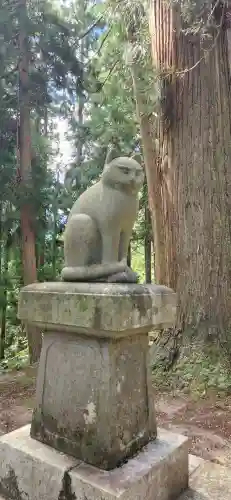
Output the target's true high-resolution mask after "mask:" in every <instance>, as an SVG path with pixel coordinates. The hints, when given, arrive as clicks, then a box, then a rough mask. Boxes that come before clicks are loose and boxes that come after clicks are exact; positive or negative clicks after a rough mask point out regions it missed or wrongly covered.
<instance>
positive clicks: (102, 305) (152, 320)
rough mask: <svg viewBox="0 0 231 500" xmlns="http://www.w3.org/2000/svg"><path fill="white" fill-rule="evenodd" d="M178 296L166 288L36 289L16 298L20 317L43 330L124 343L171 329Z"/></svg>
mask: <svg viewBox="0 0 231 500" xmlns="http://www.w3.org/2000/svg"><path fill="white" fill-rule="evenodd" d="M175 316H176V295H175V293H174V292H173V291H172V290H170V289H169V288H167V287H165V286H157V285H131V284H130V285H125V284H124V285H119V284H105V283H58V282H57V283H34V284H32V285H28V286H26V287H25V288H23V289H22V290H21V292H20V297H19V307H18V317H19V319H21V320H22V321H25V322H29V323H36V324H38V325H39V326H41V328H44V329H45V330H48V329H51V330H54V328H55V329H56V331H57V330H58V329H59V330H61V331H62V332H64V331H72V332H74V333H78V334H79V333H83V334H88V335H98V336H100V337H102V336H111V337H115V338H118V337H122V336H125V335H129V336H131V335H133V334H136V333H137V331H140V332H146V333H148V332H149V331H150V330H151V329H153V327H159V326H163V327H165V326H166V327H167V326H172V325H173V324H174V322H175Z"/></svg>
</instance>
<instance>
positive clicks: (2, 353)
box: [0, 238, 10, 359]
mask: <svg viewBox="0 0 231 500" xmlns="http://www.w3.org/2000/svg"><path fill="white" fill-rule="evenodd" d="M9 256H10V243H9V238H8V239H7V241H6V245H5V252H4V258H3V266H2V267H3V273H4V274H3V286H4V290H3V296H2V316H1V350H0V359H4V357H5V340H6V311H7V282H8V266H9Z"/></svg>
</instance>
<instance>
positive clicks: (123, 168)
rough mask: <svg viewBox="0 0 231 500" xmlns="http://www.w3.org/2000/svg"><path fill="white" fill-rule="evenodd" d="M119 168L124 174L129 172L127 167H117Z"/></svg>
mask: <svg viewBox="0 0 231 500" xmlns="http://www.w3.org/2000/svg"><path fill="white" fill-rule="evenodd" d="M119 169H120V170H121V172H123V173H124V174H129V168H127V167H119Z"/></svg>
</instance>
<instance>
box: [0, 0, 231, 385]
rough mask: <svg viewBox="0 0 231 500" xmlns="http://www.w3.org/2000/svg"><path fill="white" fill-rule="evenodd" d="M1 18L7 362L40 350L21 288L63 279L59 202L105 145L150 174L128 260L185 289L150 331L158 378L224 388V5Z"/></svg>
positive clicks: (68, 197)
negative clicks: (167, 325)
mask: <svg viewBox="0 0 231 500" xmlns="http://www.w3.org/2000/svg"><path fill="white" fill-rule="evenodd" d="M0 14H1V15H0V109H1V114H0V176H1V177H0V179H1V182H0V370H2V371H4V370H6V369H9V368H15V367H16V368H19V367H21V366H23V365H24V364H27V363H28V356H29V362H30V363H33V362H36V361H37V360H38V358H39V354H40V348H41V335H42V332H39V331H37V330H36V329H35V328H34V327H31V326H30V325H28V327H27V331H26V330H25V328H24V326H23V325H20V323H19V321H18V320H17V300H18V293H19V290H20V287H21V286H23V284H29V283H33V282H35V281H37V280H39V281H47V280H58V279H59V276H60V270H61V265H62V259H63V244H62V232H63V229H64V226H65V221H66V219H67V215H68V212H69V210H70V208H71V206H72V204H73V201H74V200H75V199H76V198H77V197H78V196H79V194H80V193H81V192H82V191H84V190H85V189H86V188H87V187H88V186H89V185H90V184H91V183H93V182H94V181H95V180H96V179H97V177H98V176H99V175H100V173H101V172H102V169H103V166H104V161H105V157H106V154H107V151H108V148H114V149H116V150H117V151H118V153H123V154H126V155H131V154H134V153H138V154H140V155H141V158H142V161H143V164H144V168H145V172H146V181H145V185H144V187H143V190H142V193H141V199H140V212H139V217H138V220H137V223H136V226H135V229H134V234H133V238H132V242H131V248H130V254H129V256H128V258H129V259H130V260H131V262H132V267H133V269H134V270H135V271H137V272H138V273H139V275H140V282H144V281H146V282H151V281H153V282H156V283H160V284H164V285H167V286H170V287H172V288H173V289H174V290H176V292H177V297H178V313H177V325H176V328H175V329H174V330H171V331H166V332H157V333H156V334H153V335H154V344H153V346H152V352H153V369H154V371H155V375H156V379H157V380H158V379H160V380H161V382H162V383H163V379H164V380H167V379H168V377H171V380H172V381H173V383H174V384H178V385H179V383H181V384H183V385H185V386H186V387H188V386H189V385H190V386H191V385H192V384H194V381H195V380H197V379H198V377H199V378H200V377H201V374H202V382H201V378H200V381H199V382H198V383H199V385H200V384H202V390H204V388H207V387H208V386H211V387H213V386H215V387H219V388H220V389H223V390H226V389H229V388H230V386H231V378H230V375H229V372H230V354H231V344H230V335H231V329H230V327H231V323H230V320H231V303H230V302H231V250H230V248H231V149H230V148H231V140H230V139H231V121H230V120H231V101H230V61H231V56H230V54H229V50H230V39H231V36H230V25H229V19H230V14H229V9H228V6H227V4H226V3H222V2H220V1H217V2H210V1H209V2H207V3H206V4H203V5H202V4H200V3H199V1H198V2H196V3H190V2H186V1H185V2H180V3H177V2H174V3H172V4H171V3H169V4H168V3H166V2H162V0H150V1H149V3H146V2H140V1H139V0H131V1H130V0H127V1H123V0H111V1H106V0H105V1H104V0H102V1H97V0H96V1H91V0H73V1H71V0H68V1H63V2H61V1H57V2H50V3H49V2H48V1H46V0H42V1H40V2H35V0H30V1H28V0H7V1H6V0H0ZM198 352H200V355H198ZM201 366H202V370H201ZM167 372H168V376H166V373H167ZM182 374H183V375H182ZM182 377H183V378H182ZM182 380H183V382H182ZM197 386H198V384H197Z"/></svg>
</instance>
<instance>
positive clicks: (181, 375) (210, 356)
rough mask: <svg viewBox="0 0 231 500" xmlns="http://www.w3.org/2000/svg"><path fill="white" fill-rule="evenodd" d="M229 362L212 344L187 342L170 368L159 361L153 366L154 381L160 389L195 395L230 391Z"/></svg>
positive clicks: (230, 375)
mask: <svg viewBox="0 0 231 500" xmlns="http://www.w3.org/2000/svg"><path fill="white" fill-rule="evenodd" d="M229 365H230V363H229V361H228V360H226V359H225V358H224V356H223V355H221V353H219V352H218V351H217V349H216V348H215V347H214V346H208V345H204V346H203V345H199V346H198V345H197V346H196V345H194V344H192V345H189V346H188V347H187V348H185V349H183V350H182V354H181V357H180V359H179V360H178V361H177V362H176V363H175V364H174V366H173V367H172V368H171V370H169V371H168V370H166V368H164V364H162V362H161V361H160V362H159V363H158V364H155V368H154V369H153V379H154V380H155V385H156V386H158V388H159V389H160V390H162V391H173V392H183V393H190V394H191V395H193V396H194V397H196V398H197V397H201V396H206V395H207V394H208V393H209V392H211V391H214V392H216V393H217V394H219V393H230V391H231V371H230V366H229Z"/></svg>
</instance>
